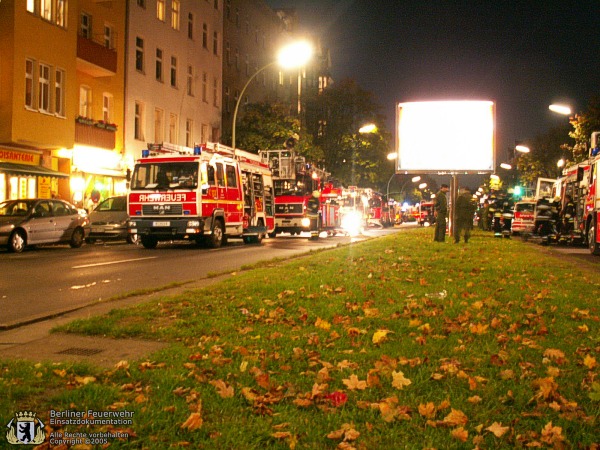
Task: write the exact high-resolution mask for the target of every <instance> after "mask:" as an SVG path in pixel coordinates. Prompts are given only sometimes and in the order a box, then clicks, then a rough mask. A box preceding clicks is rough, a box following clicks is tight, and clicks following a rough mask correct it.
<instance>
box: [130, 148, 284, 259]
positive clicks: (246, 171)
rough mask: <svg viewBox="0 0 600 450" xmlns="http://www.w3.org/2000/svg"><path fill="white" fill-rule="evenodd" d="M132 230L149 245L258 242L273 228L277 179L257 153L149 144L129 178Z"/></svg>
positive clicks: (219, 244) (209, 244)
mask: <svg viewBox="0 0 600 450" xmlns="http://www.w3.org/2000/svg"><path fill="white" fill-rule="evenodd" d="M127 207H128V214H129V232H130V233H132V234H137V235H138V236H139V237H140V240H141V243H142V245H143V246H144V247H146V248H155V247H156V246H157V244H158V242H160V241H171V240H182V239H184V240H190V241H194V242H197V243H206V244H207V245H208V246H209V247H213V248H216V247H220V246H221V245H223V244H224V243H226V242H227V239H228V238H230V237H232V238H241V239H243V240H244V242H245V243H260V242H261V240H262V238H263V237H264V236H265V235H266V234H268V233H270V232H272V231H273V230H274V228H275V217H274V198H273V182H272V178H271V171H270V170H269V168H268V166H266V165H265V164H264V163H262V162H261V159H260V157H259V156H258V155H255V154H252V153H249V152H245V151H243V150H239V149H236V150H235V151H234V150H233V149H232V148H230V147H226V146H224V145H220V144H212V143H208V144H204V145H202V146H196V147H194V148H193V149H191V148H186V147H179V146H173V145H168V144H160V145H153V144H150V145H148V150H144V151H143V152H142V158H141V159H139V160H138V161H137V162H136V164H135V167H134V169H133V173H132V175H131V177H130V188H129V192H128V201H127Z"/></svg>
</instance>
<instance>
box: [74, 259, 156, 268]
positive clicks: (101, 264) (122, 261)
mask: <svg viewBox="0 0 600 450" xmlns="http://www.w3.org/2000/svg"><path fill="white" fill-rule="evenodd" d="M156 258H158V256H149V257H147V258H135V259H122V260H121V261H110V262H103V263H95V264H85V265H83V266H73V267H71V269H84V268H86V267H96V266H108V265H109V264H121V263H126V262H132V261H143V260H145V259H156Z"/></svg>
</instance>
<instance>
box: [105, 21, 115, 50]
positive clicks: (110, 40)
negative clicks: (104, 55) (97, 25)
mask: <svg viewBox="0 0 600 450" xmlns="http://www.w3.org/2000/svg"><path fill="white" fill-rule="evenodd" d="M114 35H115V33H114V30H113V27H112V25H109V24H106V23H105V24H104V46H105V47H106V48H110V49H113V48H115V44H114Z"/></svg>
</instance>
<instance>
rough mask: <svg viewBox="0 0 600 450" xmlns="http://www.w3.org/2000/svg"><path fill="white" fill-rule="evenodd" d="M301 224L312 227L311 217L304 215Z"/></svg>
mask: <svg viewBox="0 0 600 450" xmlns="http://www.w3.org/2000/svg"><path fill="white" fill-rule="evenodd" d="M300 224H301V225H302V226H303V227H305V228H306V227H310V219H309V218H308V217H303V218H302V220H301V221H300Z"/></svg>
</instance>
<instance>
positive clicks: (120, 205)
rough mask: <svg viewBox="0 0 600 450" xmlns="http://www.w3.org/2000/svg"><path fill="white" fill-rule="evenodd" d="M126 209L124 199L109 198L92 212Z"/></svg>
mask: <svg viewBox="0 0 600 450" xmlns="http://www.w3.org/2000/svg"><path fill="white" fill-rule="evenodd" d="M126 207H127V202H126V201H125V197H111V198H107V199H106V200H104V201H103V202H102V203H100V204H99V205H98V206H97V207H96V209H95V210H94V211H125V210H126Z"/></svg>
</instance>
